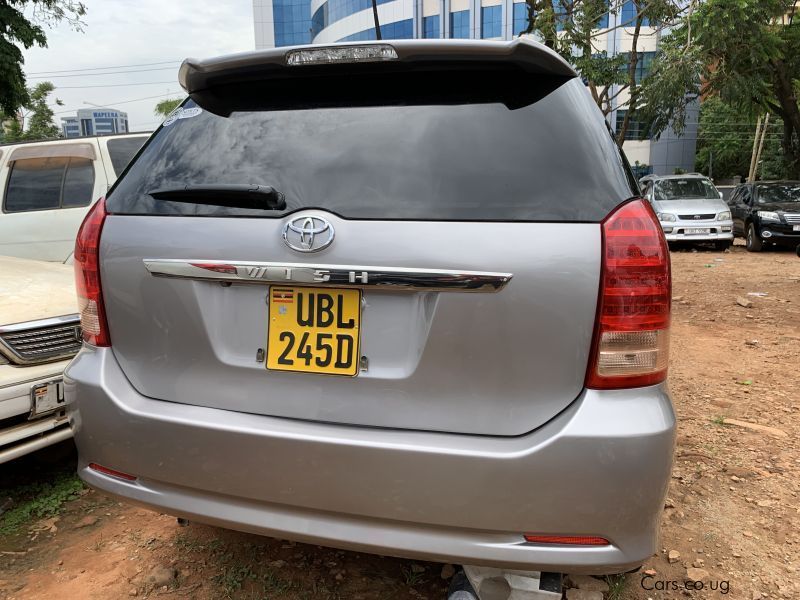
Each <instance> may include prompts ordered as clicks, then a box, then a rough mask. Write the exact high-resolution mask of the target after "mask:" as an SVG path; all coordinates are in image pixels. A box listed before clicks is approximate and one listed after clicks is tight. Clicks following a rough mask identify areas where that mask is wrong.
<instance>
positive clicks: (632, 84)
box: [617, 0, 644, 148]
mask: <svg viewBox="0 0 800 600" xmlns="http://www.w3.org/2000/svg"><path fill="white" fill-rule="evenodd" d="M634 4H635V6H636V26H635V27H634V29H633V37H632V38H631V51H630V55H629V57H628V58H629V60H628V89H629V90H630V92H629V94H630V98H629V99H628V108H627V110H626V111H625V117H624V118H623V119H622V127H620V130H619V131H618V132H617V146H619V147H620V148H622V144H623V143H624V142H625V134H627V133H628V127H629V125H630V122H631V115H632V113H635V111H636V103H637V101H638V100H639V88H638V86H637V85H636V66H637V65H638V63H639V53H638V52H637V51H636V47H637V45H638V43H639V32H640V31H641V29H642V20H643V19H644V17H643V16H642V7H643V6H644V3H643V2H642V3H641V4H640V2H639V1H637V0H634ZM617 110H619V109H617Z"/></svg>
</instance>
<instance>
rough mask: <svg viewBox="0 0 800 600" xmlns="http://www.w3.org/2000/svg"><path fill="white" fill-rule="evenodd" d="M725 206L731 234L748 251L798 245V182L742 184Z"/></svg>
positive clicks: (799, 228) (799, 219)
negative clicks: (728, 208) (727, 205)
mask: <svg viewBox="0 0 800 600" xmlns="http://www.w3.org/2000/svg"><path fill="white" fill-rule="evenodd" d="M728 204H729V205H730V210H731V213H733V226H734V231H735V232H736V235H738V236H741V237H743V238H744V239H745V244H746V246H747V250H748V251H749V252H760V251H761V250H762V249H763V248H764V246H766V245H776V246H785V247H790V248H793V247H796V246H800V181H758V182H756V183H743V184H741V185H739V186H738V187H737V188H736V189H735V190H733V193H732V194H731V197H730V199H729V200H728Z"/></svg>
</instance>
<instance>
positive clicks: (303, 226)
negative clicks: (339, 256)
mask: <svg viewBox="0 0 800 600" xmlns="http://www.w3.org/2000/svg"><path fill="white" fill-rule="evenodd" d="M333 236H334V231H333V225H331V223H330V222H329V221H328V220H327V219H323V218H322V217H317V216H303V217H295V218H294V219H290V220H289V221H287V222H286V225H284V226H283V241H284V242H285V243H286V245H287V246H289V248H291V249H292V250H297V251H298V252H319V251H320V250H322V249H323V248H327V247H328V246H330V245H331V242H333Z"/></svg>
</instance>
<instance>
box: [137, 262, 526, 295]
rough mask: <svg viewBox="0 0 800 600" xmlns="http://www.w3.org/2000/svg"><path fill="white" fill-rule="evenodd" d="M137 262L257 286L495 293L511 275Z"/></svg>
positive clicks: (170, 272) (185, 275)
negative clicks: (294, 284) (275, 284)
mask: <svg viewBox="0 0 800 600" xmlns="http://www.w3.org/2000/svg"><path fill="white" fill-rule="evenodd" d="M143 262H144V266H145V267H146V268H147V270H148V271H149V272H150V274H151V275H154V276H156V277H178V278H182V279H199V280H213V281H227V282H237V283H260V284H270V283H284V284H289V283H299V284H306V285H332V286H337V287H358V288H386V289H389V290H410V291H419V290H428V291H439V292H450V291H458V292H497V291H499V290H501V289H502V288H503V287H504V286H505V285H506V284H507V283H508V282H509V281H511V278H512V277H513V274H511V273H492V272H486V271H455V270H449V269H409V268H404V267H375V266H357V265H308V264H304V263H273V262H256V261H220V260H202V259H197V260H186V259H159V258H146V259H144V260H143Z"/></svg>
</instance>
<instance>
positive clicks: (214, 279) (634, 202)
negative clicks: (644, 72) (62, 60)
mask: <svg viewBox="0 0 800 600" xmlns="http://www.w3.org/2000/svg"><path fill="white" fill-rule="evenodd" d="M180 81H181V83H182V85H183V87H184V88H185V89H186V91H187V93H188V95H189V98H188V99H187V100H186V102H185V103H184V104H183V106H182V107H181V108H180V109H178V110H177V111H176V112H175V113H174V114H173V115H172V116H171V117H170V118H169V119H167V120H166V121H165V123H164V124H163V126H162V127H161V128H160V129H159V130H158V131H157V132H156V133H155V134H154V136H153V137H152V138H151V139H150V141H149V142H148V143H147V145H146V146H145V148H144V149H143V151H142V153H141V154H140V155H139V157H138V158H137V159H136V160H135V161H134V162H133V164H132V165H131V166H130V168H129V169H128V171H127V172H126V174H125V175H123V177H122V178H121V179H120V180H119V181H118V182H117V183H116V185H115V186H114V187H113V188H112V190H111V191H110V193H109V194H108V196H107V198H105V200H104V201H101V202H98V203H97V204H96V206H95V208H94V209H93V210H92V212H91V214H90V215H89V216H88V217H87V219H86V221H85V222H84V224H83V226H82V229H81V232H80V234H79V237H78V241H77V245H76V252H75V267H76V276H77V279H78V282H79V286H78V295H79V302H80V305H81V313H82V326H83V332H84V339H85V341H86V343H85V344H84V348H83V350H82V351H81V352H80V353H79V355H78V356H77V357H76V359H75V360H74V361H73V362H72V363H71V364H70V366H69V368H68V369H67V378H68V379H67V402H68V405H69V410H70V415H71V419H72V424H73V427H74V430H75V438H76V442H77V445H78V448H79V452H80V464H79V471H80V475H81V477H82V478H83V479H84V480H85V481H86V482H87V483H89V484H90V485H91V486H93V487H95V488H97V489H100V490H103V491H105V492H107V493H109V494H111V495H114V496H117V497H119V498H124V499H127V500H131V501H134V502H138V503H142V504H145V505H148V506H152V507H155V508H156V509H157V510H160V511H164V512H169V513H173V514H175V515H178V516H182V517H186V518H189V519H196V520H198V521H203V522H206V523H212V524H216V525H220V526H223V527H230V528H234V529H239V530H243V531H250V532H256V533H260V534H264V535H268V536H275V537H279V538H288V539H293V540H298V541H303V542H309V543H314V544H324V545H329V546H335V547H341V548H349V549H355V550H358V551H364V552H374V553H380V554H391V555H399V556H407V557H416V558H420V559H429V560H439V561H450V562H456V563H462V564H466V565H481V566H494V567H499V568H501V569H524V570H544V571H556V572H559V571H565V570H570V571H573V572H575V571H579V572H585V573H608V572H620V571H625V570H628V569H631V568H634V567H636V566H637V565H639V564H641V563H642V561H644V560H645V559H646V558H647V557H649V556H651V555H652V554H653V553H654V552H655V551H656V550H657V542H656V531H657V527H658V523H659V518H660V515H661V512H662V508H663V499H664V495H665V492H666V489H667V484H668V481H669V477H670V469H671V462H672V450H673V444H674V434H675V418H674V415H673V410H672V405H671V403H670V399H669V396H668V394H667V390H666V387H665V384H664V381H665V378H666V375H667V358H668V344H669V321H670V316H669V315H670V265H669V253H668V249H667V245H666V242H665V240H664V236H663V232H662V230H661V227H660V226H659V223H658V220H657V219H656V217H655V214H654V213H653V211H652V209H651V207H650V206H649V204H648V203H647V202H645V201H644V200H642V199H641V198H639V197H638V188H637V186H636V182H635V180H634V179H633V178H632V175H631V173H630V169H629V168H628V166H627V163H626V162H625V159H624V156H623V155H622V154H621V152H620V151H619V150H618V148H617V147H616V145H615V144H614V141H613V139H612V137H611V135H610V133H609V130H608V128H607V126H606V123H605V121H604V119H603V117H602V115H601V113H600V112H599V110H598V109H597V108H596V106H595V105H594V104H593V102H592V100H591V98H590V97H589V95H588V93H587V91H586V89H585V88H584V86H583V84H582V83H581V80H580V78H579V77H578V76H577V75H576V73H575V72H574V71H573V69H572V68H571V67H570V66H569V65H568V64H567V63H566V62H564V61H563V60H562V59H561V58H559V57H558V55H556V54H555V53H553V52H551V51H550V50H548V49H546V48H545V47H544V46H541V45H539V44H536V43H533V42H530V41H527V40H522V39H518V40H514V41H513V42H479V41H463V42H461V41H459V42H450V41H440V40H435V41H434V40H425V41H422V40H414V41H397V42H394V41H393V42H391V43H373V44H344V45H334V46H330V47H318V46H310V47H300V48H276V49H270V50H264V51H259V52H253V53H248V54H242V55H237V56H227V57H222V58H216V59H212V60H204V61H196V60H187V61H186V62H184V64H183V66H182V67H181V71H180ZM598 290H599V293H598Z"/></svg>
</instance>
